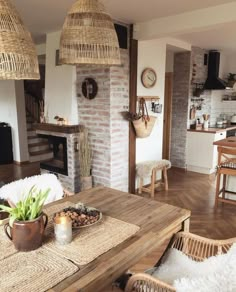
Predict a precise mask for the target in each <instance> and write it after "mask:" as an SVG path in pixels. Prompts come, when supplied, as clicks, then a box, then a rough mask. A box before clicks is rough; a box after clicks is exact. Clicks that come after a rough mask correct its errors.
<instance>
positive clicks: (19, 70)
mask: <svg viewBox="0 0 236 292" xmlns="http://www.w3.org/2000/svg"><path fill="white" fill-rule="evenodd" d="M0 79H15V80H17V79H39V67H38V59H37V54H36V48H35V46H34V44H33V41H32V38H31V35H30V33H29V31H28V30H27V29H26V28H25V27H24V24H23V21H22V20H21V18H20V15H19V14H18V12H17V10H16V8H15V7H14V6H13V5H12V3H11V2H10V1H9V0H0Z"/></svg>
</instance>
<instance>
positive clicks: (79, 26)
mask: <svg viewBox="0 0 236 292" xmlns="http://www.w3.org/2000/svg"><path fill="white" fill-rule="evenodd" d="M60 63H61V64H95V65H96V64H97V65H119V64H120V49H119V44H118V39H117V34H116V31H115V28H114V24H113V22H112V20H111V17H110V16H109V15H108V14H107V13H106V11H105V8H104V6H103V4H101V3H99V2H98V1H97V0H77V1H76V2H75V3H74V4H73V5H72V7H71V9H70V10H69V12H68V14H67V16H66V19H65V22H64V26H63V29H62V33H61V42H60Z"/></svg>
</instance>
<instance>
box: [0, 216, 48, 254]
mask: <svg viewBox="0 0 236 292" xmlns="http://www.w3.org/2000/svg"><path fill="white" fill-rule="evenodd" d="M47 223H48V216H47V215H46V214H44V213H41V215H40V216H39V217H38V218H36V219H34V220H30V221H14V223H13V227H10V225H9V223H7V224H5V226H4V228H5V233H6V235H7V236H8V238H9V239H10V240H11V241H12V242H13V244H14V246H15V248H16V249H17V250H19V251H31V250H35V249H37V248H39V247H40V246H41V245H42V242H43V234H44V230H45V228H46V226H47Z"/></svg>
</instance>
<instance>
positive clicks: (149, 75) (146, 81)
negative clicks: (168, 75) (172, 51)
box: [141, 68, 157, 88]
mask: <svg viewBox="0 0 236 292" xmlns="http://www.w3.org/2000/svg"><path fill="white" fill-rule="evenodd" d="M156 80H157V75H156V72H155V70H154V69H152V68H146V69H144V70H143V72H142V75H141V81H142V84H143V86H144V87H146V88H151V87H153V86H154V85H155V83H156Z"/></svg>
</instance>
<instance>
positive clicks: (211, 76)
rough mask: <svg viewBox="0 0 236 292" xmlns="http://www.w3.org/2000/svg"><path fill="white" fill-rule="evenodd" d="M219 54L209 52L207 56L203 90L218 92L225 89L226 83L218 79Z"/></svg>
mask: <svg viewBox="0 0 236 292" xmlns="http://www.w3.org/2000/svg"><path fill="white" fill-rule="evenodd" d="M219 68H220V53H219V52H218V51H210V52H209V56H208V76H207V80H206V83H205V85H204V89H208V90H209V89H212V90H220V89H225V88H226V83H225V81H223V80H222V79H220V78H219Z"/></svg>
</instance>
